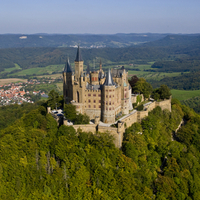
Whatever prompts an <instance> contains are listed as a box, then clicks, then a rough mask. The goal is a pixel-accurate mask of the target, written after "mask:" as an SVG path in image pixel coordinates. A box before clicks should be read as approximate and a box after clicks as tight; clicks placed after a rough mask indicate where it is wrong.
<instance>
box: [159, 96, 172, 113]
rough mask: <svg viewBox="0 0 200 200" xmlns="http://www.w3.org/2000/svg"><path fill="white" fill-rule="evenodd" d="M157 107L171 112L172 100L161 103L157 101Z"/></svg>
mask: <svg viewBox="0 0 200 200" xmlns="http://www.w3.org/2000/svg"><path fill="white" fill-rule="evenodd" d="M156 106H160V107H161V109H162V110H164V109H167V110H169V111H170V112H171V110H172V108H171V98H170V99H167V100H164V101H160V102H157V101H156Z"/></svg>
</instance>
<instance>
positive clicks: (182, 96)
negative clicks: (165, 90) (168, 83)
mask: <svg viewBox="0 0 200 200" xmlns="http://www.w3.org/2000/svg"><path fill="white" fill-rule="evenodd" d="M171 93H172V97H173V98H175V99H178V100H179V101H181V100H186V99H189V98H192V97H197V96H200V90H171Z"/></svg>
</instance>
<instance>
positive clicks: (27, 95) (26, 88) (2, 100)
mask: <svg viewBox="0 0 200 200" xmlns="http://www.w3.org/2000/svg"><path fill="white" fill-rule="evenodd" d="M53 82H55V79H42V80H37V79H31V80H27V81H26V82H17V83H8V84H4V85H0V106H3V105H10V104H22V103H25V102H26V103H34V102H35V101H36V100H39V99H41V97H43V98H47V97H48V95H47V94H48V93H47V94H46V93H45V91H43V90H42V89H41V90H34V87H33V86H35V85H42V84H43V85H44V84H51V83H53ZM32 88H33V89H32Z"/></svg>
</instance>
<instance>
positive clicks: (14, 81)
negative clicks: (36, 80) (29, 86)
mask: <svg viewBox="0 0 200 200" xmlns="http://www.w3.org/2000/svg"><path fill="white" fill-rule="evenodd" d="M16 82H27V79H20V78H6V79H0V85H5V84H8V83H16Z"/></svg>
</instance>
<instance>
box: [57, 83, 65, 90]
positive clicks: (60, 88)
mask: <svg viewBox="0 0 200 200" xmlns="http://www.w3.org/2000/svg"><path fill="white" fill-rule="evenodd" d="M56 85H57V88H58V90H59V91H63V83H56Z"/></svg>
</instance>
